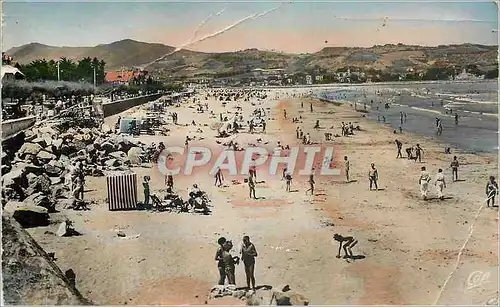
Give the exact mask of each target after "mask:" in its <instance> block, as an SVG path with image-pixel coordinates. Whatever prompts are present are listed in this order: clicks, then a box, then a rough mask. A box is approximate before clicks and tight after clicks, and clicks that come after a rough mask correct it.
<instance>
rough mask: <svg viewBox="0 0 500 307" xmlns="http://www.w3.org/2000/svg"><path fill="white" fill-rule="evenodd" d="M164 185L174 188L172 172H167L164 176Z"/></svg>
mask: <svg viewBox="0 0 500 307" xmlns="http://www.w3.org/2000/svg"><path fill="white" fill-rule="evenodd" d="M165 185H166V186H167V188H171V189H173V188H174V176H172V174H170V173H169V174H168V175H167V176H166V177H165Z"/></svg>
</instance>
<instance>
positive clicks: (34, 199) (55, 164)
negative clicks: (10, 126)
mask: <svg viewBox="0 0 500 307" xmlns="http://www.w3.org/2000/svg"><path fill="white" fill-rule="evenodd" d="M57 127H58V126H57V125H55V124H53V125H51V126H50V125H46V126H44V127H39V128H32V129H31V130H27V131H25V132H24V134H23V136H24V139H23V140H22V141H21V142H22V145H21V146H20V147H19V146H9V145H5V144H4V151H3V153H2V196H3V197H2V198H3V204H2V205H3V207H5V206H6V204H7V202H8V201H11V200H14V201H21V202H23V203H24V205H23V206H22V207H23V208H18V211H19V212H18V213H17V214H16V215H15V217H16V219H18V221H20V223H21V224H22V225H23V227H32V226H38V225H43V224H44V222H42V220H43V219H44V218H42V216H45V215H44V214H43V212H40V211H41V209H39V208H40V207H43V208H45V209H46V210H47V212H48V213H51V212H54V211H55V207H56V204H57V203H58V202H60V201H61V200H64V199H68V198H69V199H70V198H72V197H71V196H72V195H71V191H70V190H71V189H72V182H71V173H72V171H73V170H74V169H75V167H76V165H77V163H82V164H83V165H84V167H83V170H84V172H85V175H87V176H103V175H104V172H105V171H119V170H128V169H129V168H130V165H131V160H133V162H134V163H140V162H141V159H140V156H141V154H142V152H143V149H142V146H144V145H143V144H140V143H139V144H134V143H132V142H129V141H128V140H126V139H125V138H123V137H122V136H118V135H115V134H113V133H112V131H111V130H110V129H101V130H99V129H97V128H79V127H73V128H69V129H66V130H58V129H57ZM16 147H17V148H16ZM13 206H16V208H17V207H19V205H18V204H15V203H14V204H13ZM11 211H12V210H11ZM13 211H16V209H14V210H13Z"/></svg>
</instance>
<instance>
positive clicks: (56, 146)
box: [52, 138, 64, 151]
mask: <svg viewBox="0 0 500 307" xmlns="http://www.w3.org/2000/svg"><path fill="white" fill-rule="evenodd" d="M63 144H64V140H63V139H61V138H59V139H55V140H53V141H52V148H53V149H55V150H56V151H58V150H60V149H61V146H62V145H63Z"/></svg>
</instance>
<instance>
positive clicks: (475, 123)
mask: <svg viewBox="0 0 500 307" xmlns="http://www.w3.org/2000/svg"><path fill="white" fill-rule="evenodd" d="M478 89H479V90H483V91H486V92H485V93H487V95H488V96H489V95H493V96H495V97H497V94H496V93H492V92H490V90H491V89H490V88H482V87H481V88H478ZM396 90H397V88H395V87H385V88H380V89H379V91H384V92H383V97H382V96H379V95H375V94H374V93H375V92H376V91H377V89H376V88H372V89H371V90H369V91H368V92H366V91H365V90H361V91H360V89H359V88H358V89H356V88H354V87H353V88H351V90H350V91H349V92H342V91H340V92H338V93H337V91H335V90H332V91H331V92H329V93H330V94H329V95H328V94H327V93H326V92H323V93H319V94H316V97H317V98H319V99H322V100H323V101H335V98H337V97H335V98H334V97H332V95H338V94H339V93H340V95H341V96H344V97H343V99H342V100H341V101H340V103H344V104H345V103H347V104H350V105H351V106H353V105H356V104H357V109H358V110H360V109H362V108H363V105H364V108H365V109H366V110H367V111H369V112H366V117H367V118H369V119H370V120H372V121H375V120H377V121H380V122H381V123H382V118H383V117H385V119H384V123H387V124H389V125H391V126H392V128H393V129H394V130H398V128H399V126H401V127H402V128H403V133H408V132H410V133H415V134H417V135H419V136H421V137H424V138H430V139H435V140H436V141H437V142H439V143H441V144H443V145H444V146H443V151H444V148H445V147H450V148H454V149H456V150H458V151H459V152H461V153H463V152H468V153H471V152H477V153H480V152H481V153H492V154H493V153H496V152H498V133H497V130H498V127H497V126H498V114H489V113H488V111H487V110H486V109H484V106H486V107H487V108H488V109H490V107H489V105H491V104H490V103H479V104H477V103H476V104H475V105H474V104H467V105H465V104H463V103H461V105H460V106H457V107H453V108H452V109H451V110H452V111H454V113H455V114H458V116H459V124H458V125H457V124H456V123H455V122H454V119H453V118H454V115H451V114H448V111H450V110H449V107H448V108H447V106H448V101H447V105H446V106H443V105H442V104H441V106H439V105H438V103H437V102H436V105H435V103H434V101H435V100H436V99H438V98H439V97H440V95H441V94H442V92H440V90H438V89H437V88H432V89H431V94H430V95H429V93H427V95H426V96H420V95H417V94H416V93H418V92H419V91H421V89H420V88H418V87H414V88H411V89H407V90H409V91H410V95H408V94H404V95H401V94H398V95H396V93H393V94H392V95H391V93H392V92H394V91H396ZM454 90H455V89H453V88H446V87H444V88H442V89H441V91H454ZM372 92H373V93H372ZM387 92H388V93H387ZM335 93H337V94H335ZM361 93H362V95H361ZM366 95H368V96H369V97H367V96H366ZM381 95H382V93H381ZM464 95H466V94H464V93H463V94H460V95H459V96H464ZM483 95H484V93H483ZM363 96H364V99H363ZM416 96H418V97H420V98H415V97H416ZM370 99H372V100H371V101H372V103H369V102H368V101H370ZM373 101H375V105H373ZM363 102H365V103H363ZM377 102H378V103H377ZM382 102H383V103H389V105H390V108H388V109H385V108H383V104H382ZM451 102H452V103H455V101H451ZM375 106H377V110H375ZM482 106H483V110H481V107H482ZM379 108H380V110H379ZM457 108H458V109H457ZM384 109H385V110H384ZM398 111H401V112H405V113H407V114H408V123H407V121H406V118H405V120H404V124H403V122H401V123H400V115H399V112H398ZM361 112H363V111H361ZM377 116H378V119H377ZM434 116H435V117H436V118H438V117H439V118H440V119H441V121H442V123H443V127H444V133H443V134H442V135H439V136H436V126H435V125H436V124H435V119H434ZM398 133H399V131H398Z"/></svg>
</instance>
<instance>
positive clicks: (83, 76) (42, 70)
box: [17, 57, 106, 85]
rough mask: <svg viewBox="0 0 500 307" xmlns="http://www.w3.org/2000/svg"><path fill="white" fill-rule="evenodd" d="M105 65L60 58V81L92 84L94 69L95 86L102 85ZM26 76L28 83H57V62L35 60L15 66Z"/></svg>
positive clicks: (83, 60)
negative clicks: (50, 81) (49, 81)
mask: <svg viewBox="0 0 500 307" xmlns="http://www.w3.org/2000/svg"><path fill="white" fill-rule="evenodd" d="M105 66H106V63H105V62H104V61H103V60H98V59H97V58H93V59H91V58H90V57H87V58H83V59H81V60H80V61H78V62H73V61H72V60H71V59H67V58H61V59H60V60H59V76H60V80H61V81H72V82H89V83H93V82H94V68H95V72H96V84H97V85H99V84H102V83H104V77H105V72H104V68H105ZM17 68H19V69H20V70H21V71H22V72H23V73H24V74H25V76H26V79H27V80H28V81H48V80H52V81H57V62H56V61H54V60H50V61H47V60H46V59H41V60H35V61H33V62H31V63H30V64H27V65H17Z"/></svg>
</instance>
